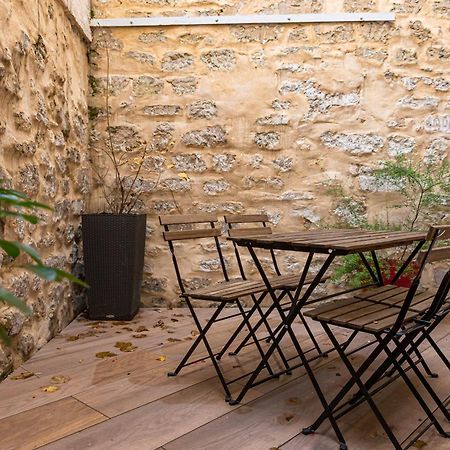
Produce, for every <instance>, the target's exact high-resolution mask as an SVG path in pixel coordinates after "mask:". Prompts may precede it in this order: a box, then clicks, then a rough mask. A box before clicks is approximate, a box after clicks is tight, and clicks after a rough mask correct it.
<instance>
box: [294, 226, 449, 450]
mask: <svg viewBox="0 0 450 450" xmlns="http://www.w3.org/2000/svg"><path fill="white" fill-rule="evenodd" d="M449 238H450V225H443V226H432V227H430V231H429V233H428V235H427V238H426V240H427V241H428V244H429V247H428V250H426V251H425V252H422V253H420V254H419V258H418V265H419V270H418V272H417V274H416V276H415V278H414V280H413V282H412V286H411V288H409V289H408V288H402V287H397V286H392V285H387V286H381V287H377V288H374V289H365V290H363V291H360V292H359V293H358V294H356V295H354V296H352V297H349V298H340V299H338V300H335V301H331V302H328V303H325V304H322V305H319V306H317V307H315V308H313V309H311V310H309V311H306V312H305V313H304V314H305V316H307V317H310V318H312V319H313V320H317V321H319V322H320V323H321V325H322V327H323V328H324V330H325V332H326V333H327V335H328V337H329V338H330V340H331V342H332V344H333V346H334V347H335V349H336V350H337V352H338V353H339V356H340V358H341V359H342V361H343V362H344V364H345V366H346V367H347V369H348V371H349V373H350V375H351V379H350V380H349V381H348V382H347V383H346V384H345V385H344V387H342V389H341V390H340V392H339V393H338V394H337V395H336V396H335V398H334V399H333V400H332V401H331V402H327V401H326V399H325V397H324V396H323V393H322V392H321V390H320V387H318V383H317V380H315V388H316V391H317V393H318V395H319V397H320V398H321V402H322V405H323V406H324V410H323V413H322V414H321V415H320V416H319V417H318V418H317V420H316V421H315V422H314V423H313V424H312V425H311V426H310V427H307V428H305V429H303V431H302V432H303V434H305V435H308V434H311V433H313V432H315V431H316V430H317V428H318V427H319V426H320V425H321V424H322V423H323V421H324V420H326V419H329V420H330V422H331V425H332V426H333V429H334V431H335V433H336V436H337V437H338V440H339V441H340V448H341V449H346V448H347V445H346V443H345V441H344V438H343V435H342V432H341V431H340V429H339V427H338V425H337V420H336V419H337V418H338V417H341V416H342V415H343V414H346V413H348V412H349V411H351V410H352V409H353V408H354V407H355V406H357V405H359V404H360V403H361V402H362V401H367V403H368V404H369V405H370V407H371V409H372V411H373V412H374V414H375V416H376V417H377V419H378V421H379V422H380V424H381V425H382V427H383V429H384V432H385V433H386V434H387V436H388V437H389V439H390V440H391V442H392V444H393V446H394V448H396V449H397V450H401V449H402V446H401V445H400V443H399V441H398V440H397V438H396V436H395V435H394V433H393V431H392V429H391V427H390V425H388V423H387V422H386V420H385V419H384V417H383V415H382V414H381V412H380V410H379V409H378V407H377V405H376V404H375V402H374V399H373V396H374V395H375V394H376V393H377V392H379V391H380V390H381V389H382V388H383V387H384V386H386V385H387V384H388V383H389V382H392V381H393V380H395V379H396V377H391V375H392V374H394V373H395V372H397V373H398V375H399V377H400V378H401V379H403V381H404V382H405V384H406V385H407V386H408V388H409V390H410V391H411V393H412V394H413V396H414V397H415V398H416V400H417V401H418V403H419V404H420V406H421V407H422V409H423V410H424V411H425V413H426V415H427V416H428V418H429V420H430V422H431V423H432V424H433V425H434V427H435V428H436V430H437V431H438V433H440V434H441V435H443V436H444V437H447V438H449V437H450V432H445V431H444V429H443V428H442V425H441V423H440V422H439V420H437V418H436V416H435V413H434V411H433V410H432V409H431V408H430V407H429V406H428V404H427V402H426V401H425V400H424V399H423V397H422V394H421V393H420V392H419V390H418V389H417V387H416V386H415V384H414V383H413V382H412V381H411V379H410V376H409V375H408V374H407V373H406V371H407V370H411V371H412V372H413V373H414V374H415V375H416V377H417V378H418V380H419V382H420V383H421V385H422V387H423V388H425V390H426V391H427V393H428V394H429V395H430V397H431V398H432V399H433V401H434V403H435V404H436V406H437V410H439V411H440V412H441V413H442V414H443V415H444V417H445V418H446V419H447V420H448V421H450V412H449V411H448V410H447V408H446V406H445V405H444V403H443V402H442V400H441V399H440V398H439V396H438V395H437V394H436V392H435V391H434V389H433V387H432V386H431V385H430V383H429V382H428V381H427V379H426V378H425V376H424V374H423V373H422V371H421V369H420V367H419V365H421V366H422V367H423V369H424V370H425V371H426V373H427V374H428V375H430V376H431V377H434V376H435V374H433V373H432V372H431V370H430V368H429V367H428V365H427V363H426V362H425V361H424V359H423V357H422V355H421V353H420V351H419V345H420V343H421V342H423V341H424V340H425V339H428V340H429V342H430V343H431V345H432V346H433V348H434V349H435V351H436V352H437V353H438V354H439V356H440V357H441V359H442V360H443V361H444V363H445V364H446V365H447V368H448V369H450V364H449V362H448V360H447V358H446V357H445V355H443V354H442V351H441V350H440V349H439V347H438V346H437V345H436V343H435V342H434V340H433V339H432V337H431V333H432V331H433V330H434V328H435V327H436V326H437V325H438V324H439V323H440V322H441V321H442V320H443V318H444V317H445V316H446V314H448V313H449V312H450V270H448V271H447V273H446V275H445V276H444V278H443V280H442V282H441V284H440V286H439V288H438V289H437V290H419V289H418V288H419V285H420V279H421V274H422V272H423V268H424V266H425V264H426V263H427V262H428V261H430V262H431V261H441V260H443V259H447V258H449V257H450V252H449V251H448V249H445V250H441V249H434V245H435V243H436V242H437V241H438V240H439V239H449ZM331 325H333V326H337V327H340V328H344V329H348V330H352V331H353V332H354V333H359V332H363V333H368V334H370V335H372V336H374V337H375V341H374V345H375V346H374V348H373V350H372V351H371V353H370V354H369V355H368V356H367V357H366V358H365V359H364V361H363V362H362V364H361V365H360V366H359V368H355V367H353V364H352V363H351V361H350V359H349V357H348V355H347V354H346V352H345V350H346V347H345V346H344V347H342V346H341V345H340V344H339V342H338V341H337V339H336V338H335V336H334V334H333V331H332V330H331V328H330V326H331ZM383 354H384V355H385V359H384V360H383V361H382V362H381V364H380V363H379V361H380V360H379V357H380V356H381V355H383ZM414 355H416V356H417V357H418V359H417V360H416V361H414V360H413V356H414ZM375 364H378V366H377V367H376V369H375V370H374V371H373V372H372V373H371V374H370V376H369V377H368V379H364V381H363V376H364V375H365V374H366V372H367V371H368V370H369V369H370V368H371V367H372V365H375ZM405 364H406V368H405V367H404V366H405ZM310 376H311V375H310ZM436 376H437V375H436ZM386 377H387V378H388V380H389V381H388V382H385V383H383V384H382V385H380V386H378V387H377V388H375V386H376V385H377V384H378V383H379V382H380V381H381V380H382V379H384V378H386ZM354 386H357V388H358V391H357V393H356V394H354V395H353V397H352V398H351V400H349V401H348V402H347V403H345V404H344V405H345V406H346V409H345V411H344V413H342V412H340V413H339V414H338V416H336V415H335V414H336V413H337V412H338V411H340V410H341V407H340V405H341V404H342V401H343V399H344V397H345V396H346V395H347V394H348V393H349V392H350V390H351V389H352V388H353V387H354ZM374 388H375V389H374ZM344 405H341V406H344Z"/></svg>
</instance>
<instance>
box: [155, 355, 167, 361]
mask: <svg viewBox="0 0 450 450" xmlns="http://www.w3.org/2000/svg"><path fill="white" fill-rule="evenodd" d="M165 360H166V357H165V356H158V357H157V358H156V361H165Z"/></svg>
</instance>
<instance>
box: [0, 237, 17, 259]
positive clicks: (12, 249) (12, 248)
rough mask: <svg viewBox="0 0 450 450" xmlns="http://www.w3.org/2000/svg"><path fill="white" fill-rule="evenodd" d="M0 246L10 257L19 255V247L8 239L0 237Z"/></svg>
mask: <svg viewBox="0 0 450 450" xmlns="http://www.w3.org/2000/svg"><path fill="white" fill-rule="evenodd" d="M0 248H2V249H3V250H4V251H5V252H6V253H7V254H8V255H9V256H11V258H14V259H16V258H17V257H18V256H19V255H20V249H19V247H18V246H17V245H16V244H15V243H14V242H10V241H5V240H3V239H0Z"/></svg>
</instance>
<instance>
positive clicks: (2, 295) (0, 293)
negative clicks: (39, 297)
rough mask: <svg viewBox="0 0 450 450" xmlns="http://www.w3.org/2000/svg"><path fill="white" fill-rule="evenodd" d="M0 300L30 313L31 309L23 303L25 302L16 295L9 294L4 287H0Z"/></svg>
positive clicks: (25, 312)
mask: <svg viewBox="0 0 450 450" xmlns="http://www.w3.org/2000/svg"><path fill="white" fill-rule="evenodd" d="M0 300H2V301H3V302H5V303H7V304H8V305H10V306H14V307H15V308H17V309H19V310H20V311H22V312H23V313H24V314H30V313H31V309H30V308H29V307H28V306H27V305H26V304H25V302H24V301H23V300H22V299H20V298H18V297H16V296H15V295H13V294H11V292H9V291H7V290H6V289H3V288H2V287H0Z"/></svg>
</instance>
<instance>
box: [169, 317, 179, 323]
mask: <svg viewBox="0 0 450 450" xmlns="http://www.w3.org/2000/svg"><path fill="white" fill-rule="evenodd" d="M170 320H171V321H172V322H179V320H178V319H175V318H173V317H172V318H171V319H170Z"/></svg>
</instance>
